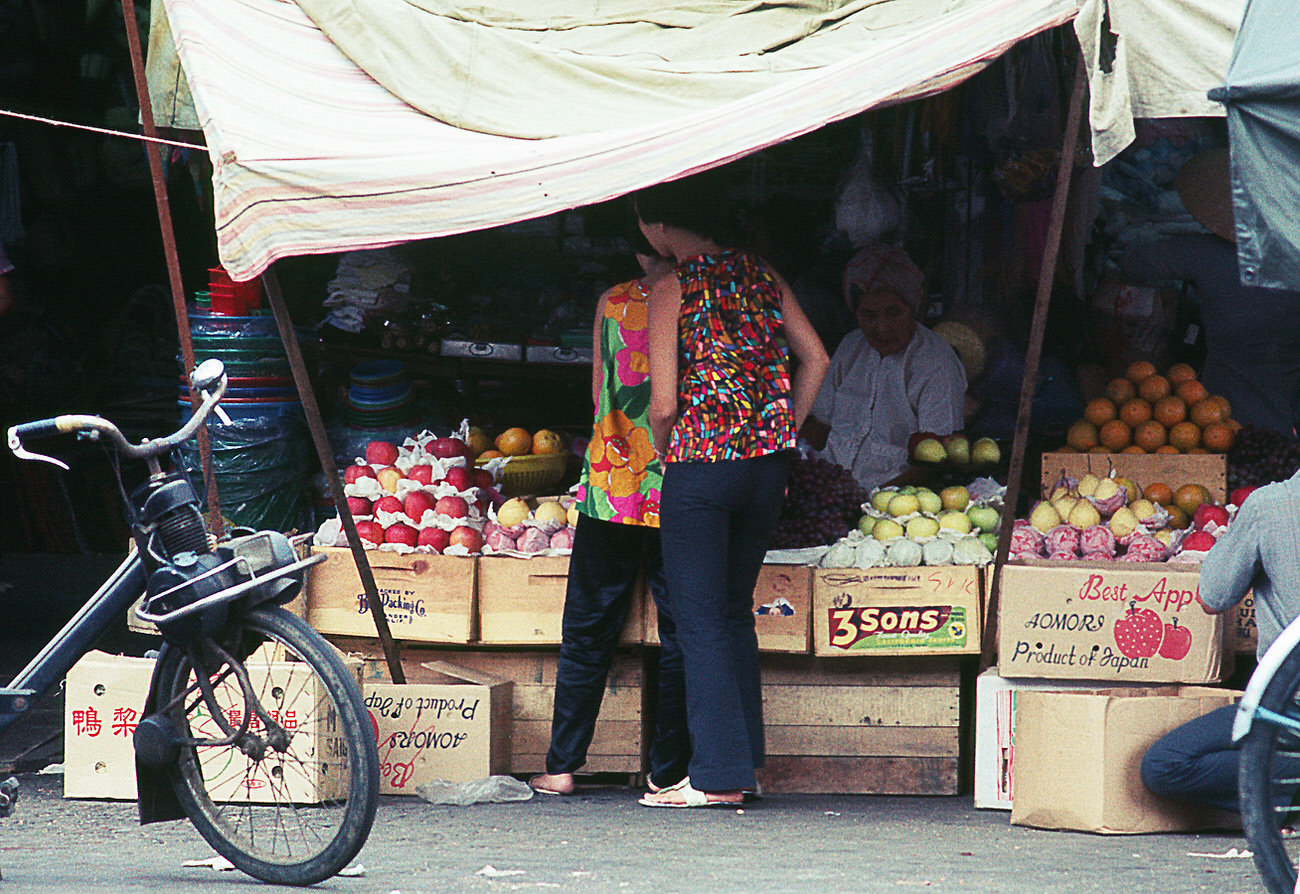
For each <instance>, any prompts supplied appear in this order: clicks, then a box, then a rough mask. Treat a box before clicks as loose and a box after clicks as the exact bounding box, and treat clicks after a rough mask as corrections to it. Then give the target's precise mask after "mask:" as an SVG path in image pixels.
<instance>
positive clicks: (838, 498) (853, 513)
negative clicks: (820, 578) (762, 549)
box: [772, 458, 867, 549]
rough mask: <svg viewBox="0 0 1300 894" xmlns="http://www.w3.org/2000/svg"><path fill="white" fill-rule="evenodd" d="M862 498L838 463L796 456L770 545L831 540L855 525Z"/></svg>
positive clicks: (783, 546)
mask: <svg viewBox="0 0 1300 894" xmlns="http://www.w3.org/2000/svg"><path fill="white" fill-rule="evenodd" d="M866 498H867V494H866V491H864V490H863V489H862V488H861V486H859V485H858V482H857V481H855V480H854V479H853V476H852V475H851V474H849V471H848V470H847V469H845V468H843V467H842V466H838V465H836V464H835V463H832V462H827V461H826V460H824V459H803V458H800V459H796V460H795V461H794V463H793V464H792V465H791V466H790V483H789V486H788V487H787V488H786V493H785V505H784V506H783V507H782V508H781V517H780V519H778V521H777V523H776V531H775V533H774V534H773V535H772V548H773V549H798V548H800V547H805V546H823V545H825V544H828V543H834V542H835V541H836V540H839V539H840V538H841V537H843V536H844V535H845V534H847V533H848V532H849V530H850V529H852V528H853V527H854V526H856V525H857V523H858V518H859V517H860V516H861V515H862V503H863V501H864V500H866Z"/></svg>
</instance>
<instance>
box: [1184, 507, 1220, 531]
mask: <svg viewBox="0 0 1300 894" xmlns="http://www.w3.org/2000/svg"><path fill="white" fill-rule="evenodd" d="M1210 522H1214V523H1215V524H1216V525H1226V524H1227V523H1228V510H1226V509H1224V508H1223V507H1222V506H1215V505H1214V504H1213V503H1202V504H1201V505H1200V506H1197V507H1196V511H1195V512H1193V513H1192V527H1194V528H1196V529H1197V530H1198V531H1201V530H1204V529H1205V527H1206V526H1207V525H1209V524H1210Z"/></svg>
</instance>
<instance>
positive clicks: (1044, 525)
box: [1029, 500, 1061, 534]
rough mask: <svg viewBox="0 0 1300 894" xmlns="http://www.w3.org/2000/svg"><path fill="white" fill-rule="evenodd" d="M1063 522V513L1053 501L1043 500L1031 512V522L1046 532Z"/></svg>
mask: <svg viewBox="0 0 1300 894" xmlns="http://www.w3.org/2000/svg"><path fill="white" fill-rule="evenodd" d="M1060 523H1061V514H1060V513H1059V512H1057V511H1056V509H1055V507H1053V506H1052V504H1051V503H1049V502H1047V501H1046V500H1043V501H1042V502H1041V503H1039V504H1038V505H1037V506H1035V507H1034V510H1033V511H1032V512H1030V513H1029V524H1030V525H1031V526H1033V527H1035V528H1037V529H1038V530H1039V531H1042V532H1043V533H1044V534H1046V533H1047V532H1048V531H1050V530H1052V528H1055V527H1056V526H1057V525H1059V524H1060Z"/></svg>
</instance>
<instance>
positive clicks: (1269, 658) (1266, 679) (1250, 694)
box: [1232, 618, 1300, 745]
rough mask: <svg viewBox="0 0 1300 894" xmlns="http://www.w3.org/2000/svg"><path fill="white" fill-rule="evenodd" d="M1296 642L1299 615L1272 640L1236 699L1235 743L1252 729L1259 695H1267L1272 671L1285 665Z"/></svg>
mask: <svg viewBox="0 0 1300 894" xmlns="http://www.w3.org/2000/svg"><path fill="white" fill-rule="evenodd" d="M1297 645H1300V618H1296V619H1295V620H1294V621H1292V622H1291V623H1290V624H1288V625H1287V627H1286V629H1285V630H1283V631H1282V634H1281V635H1280V636H1279V637H1278V638H1277V639H1275V640H1273V645H1271V646H1269V647H1268V651H1267V652H1265V653H1264V657H1263V658H1261V659H1260V660H1259V664H1258V665H1256V667H1255V671H1254V673H1252V674H1251V675H1250V682H1248V683H1247V684H1246V694H1245V695H1243V696H1242V698H1241V701H1240V702H1238V703H1237V715H1236V716H1235V717H1234V718H1233V719H1232V744H1234V745H1237V744H1239V743H1240V742H1241V740H1242V739H1244V738H1246V736H1247V735H1248V734H1249V733H1250V728H1251V726H1252V725H1253V724H1254V723H1255V711H1256V710H1257V709H1258V708H1259V702H1260V699H1262V698H1263V697H1264V691H1265V690H1266V689H1268V684H1269V683H1271V682H1273V675H1274V674H1276V673H1277V669H1278V668H1279V667H1281V666H1282V662H1283V661H1285V660H1286V657H1287V656H1288V655H1290V654H1291V652H1292V651H1293V650H1294V649H1295V648H1296V646H1297Z"/></svg>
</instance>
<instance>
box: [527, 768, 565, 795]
mask: <svg viewBox="0 0 1300 894" xmlns="http://www.w3.org/2000/svg"><path fill="white" fill-rule="evenodd" d="M528 784H529V785H530V786H532V789H533V791H535V792H540V793H541V794H543V795H571V794H573V774H572V773H538V774H537V775H536V776H534V777H533V778H532V779H530V780H528Z"/></svg>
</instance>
